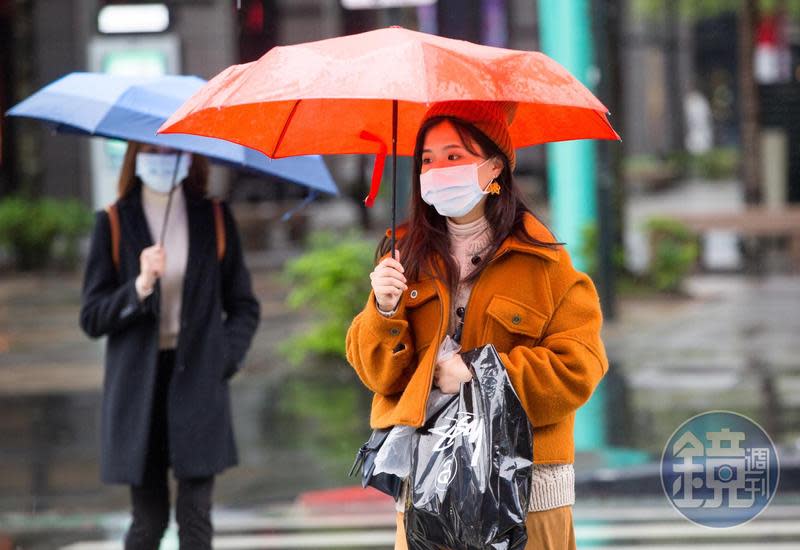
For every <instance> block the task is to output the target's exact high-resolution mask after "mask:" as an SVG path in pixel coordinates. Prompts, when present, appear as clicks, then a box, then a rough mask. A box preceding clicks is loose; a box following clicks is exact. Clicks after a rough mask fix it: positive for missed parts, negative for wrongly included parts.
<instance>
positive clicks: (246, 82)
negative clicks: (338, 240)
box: [159, 27, 619, 249]
mask: <svg viewBox="0 0 800 550" xmlns="http://www.w3.org/2000/svg"><path fill="white" fill-rule="evenodd" d="M459 100H483V101H503V102H514V103H516V104H517V109H516V116H515V118H514V120H513V122H512V124H511V126H510V128H509V131H510V134H511V138H512V141H513V143H514V146H515V147H525V146H528V145H536V144H539V143H545V142H552V141H564V140H571V139H589V138H595V139H619V136H618V135H617V133H616V132H615V131H614V129H613V128H612V127H611V125H610V124H609V123H608V120H607V119H606V112H607V109H606V108H605V107H604V106H603V104H602V103H600V101H598V99H597V98H595V97H594V95H592V93H591V92H590V91H589V90H588V89H587V88H586V87H585V86H583V85H582V84H581V83H580V82H579V81H578V80H577V79H575V77H573V76H572V75H571V74H569V72H568V71H567V70H566V69H564V68H563V67H562V66H561V65H559V64H558V63H556V62H555V61H553V60H552V59H550V58H549V57H547V56H546V55H544V54H542V53H538V52H525V51H518V50H508V49H503V48H494V47H490V46H481V45H478V44H473V43H471V42H466V41H463V40H452V39H449V38H442V37H439V36H434V35H429V34H425V33H421V32H415V31H410V30H407V29H403V28H401V27H391V28H387V29H379V30H376V31H370V32H366V33H362V34H355V35H350V36H343V37H338V38H331V39H328V40H320V41H317V42H309V43H305V44H297V45H294V46H285V47H278V48H273V49H272V50H270V51H269V52H267V53H266V54H264V56H263V57H261V59H259V60H258V61H254V62H252V63H247V64H244V65H234V66H232V67H229V68H228V69H226V70H225V71H223V72H222V73H220V74H219V75H217V76H216V77H215V78H214V79H212V80H211V81H210V82H209V83H208V84H207V85H206V86H204V87H203V88H202V89H201V90H199V91H198V92H197V93H195V95H194V96H192V97H191V98H190V99H189V100H188V101H187V102H186V103H184V104H183V106H181V107H180V109H178V110H177V111H176V112H175V113H174V114H173V115H172V116H171V117H170V118H169V120H167V122H166V123H164V125H163V126H162V127H161V128H160V129H159V132H163V133H168V134H173V133H186V134H194V135H199V136H213V137H217V138H222V139H225V140H228V141H232V142H234V143H239V144H241V145H246V146H248V147H252V148H254V149H258V150H259V151H262V152H263V153H265V154H267V155H269V156H270V157H272V158H280V157H288V156H292V155H302V154H310V153H315V154H339V153H376V154H377V155H378V157H377V158H378V161H377V162H376V167H375V170H374V171H373V177H372V188H371V190H370V194H369V197H367V199H366V203H367V205H368V206H369V205H371V203H372V201H373V200H374V198H375V195H376V194H377V190H378V187H379V185H380V173H381V171H382V167H383V162H382V161H383V157H384V156H385V154H386V152H387V148H388V147H387V144H389V143H391V147H392V156H393V167H392V183H393V184H394V183H395V180H396V177H397V166H396V160H397V155H398V154H400V155H411V154H413V152H414V141H415V139H416V134H417V130H418V128H419V126H420V123H421V121H422V119H423V117H424V115H425V112H426V111H427V110H428V107H429V106H430V105H431V104H432V103H436V102H441V101H459ZM396 201H397V198H396V187H395V186H394V185H393V187H392V233H391V235H392V240H391V246H392V249H394V244H395V243H394V236H395V225H396V210H397V209H396Z"/></svg>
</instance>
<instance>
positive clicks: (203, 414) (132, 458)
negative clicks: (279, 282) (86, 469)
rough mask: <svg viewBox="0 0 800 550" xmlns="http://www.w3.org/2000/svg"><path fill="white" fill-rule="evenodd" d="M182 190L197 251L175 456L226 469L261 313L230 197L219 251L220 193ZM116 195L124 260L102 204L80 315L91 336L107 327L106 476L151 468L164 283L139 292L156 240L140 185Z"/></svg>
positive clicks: (184, 314)
mask: <svg viewBox="0 0 800 550" xmlns="http://www.w3.org/2000/svg"><path fill="white" fill-rule="evenodd" d="M183 192H184V194H185V196H186V210H187V219H188V224H189V228H188V231H189V254H188V260H187V264H186V275H185V279H184V285H183V298H182V311H181V329H180V334H179V337H178V344H177V349H176V359H175V370H174V374H173V377H172V381H171V384H170V388H169V398H168V399H169V401H168V439H169V456H170V463H171V466H172V468H173V473H174V475H175V477H177V478H179V479H184V478H192V477H205V476H209V475H213V474H217V473H219V472H221V471H222V470H224V469H225V468H228V467H230V466H234V465H235V464H236V463H237V453H236V444H235V442H234V435H233V426H232V424H231V406H230V395H229V391H228V380H229V378H230V377H231V376H232V375H233V374H234V373H235V372H236V371H237V370H238V368H239V367H240V365H241V364H242V361H243V359H244V356H245V353H246V352H247V349H248V347H249V346H250V342H251V340H252V338H253V334H254V333H255V330H256V327H257V326H258V322H259V318H260V311H259V304H258V301H257V300H256V298H255V297H254V296H253V292H252V290H251V284H250V274H249V272H248V271H247V268H246V267H245V265H244V261H243V257H242V249H241V245H240V241H239V236H238V232H237V230H236V224H235V222H234V220H233V217H232V216H231V213H230V210H229V209H228V207H227V205H224V204H223V214H224V220H225V237H226V251H225V256H224V258H223V259H222V260H221V261H219V260H218V258H217V244H216V231H215V229H214V214H213V206H212V203H211V201H209V200H207V199H204V198H200V197H198V196H194V195H193V194H192V193H191V192H188V191H185V190H184V191H183ZM117 204H118V209H117V210H118V212H119V219H120V268H119V271H118V270H117V268H116V267H115V265H114V262H113V259H112V245H111V234H110V226H109V220H108V214H107V213H106V212H104V211H101V212H98V213H97V215H96V220H95V226H94V232H93V234H92V240H91V248H90V251H89V258H88V262H87V265H86V274H85V277H84V285H83V296H82V306H81V314H80V323H81V328H83V330H84V331H85V332H86V333H87V334H88V335H89V336H91V337H93V338H97V337H100V336H106V337H107V341H106V355H105V377H104V382H103V405H102V419H101V424H102V427H101V432H102V433H101V450H102V456H101V470H102V479H103V481H105V482H108V483H125V484H132V485H138V484H140V483H141V481H142V477H143V474H144V467H145V458H146V454H147V443H148V435H149V432H150V419H151V411H152V410H153V394H154V386H155V380H156V369H157V367H158V353H159V350H158V342H159V336H158V325H159V323H158V317H159V311H158V310H159V289H158V285H156V290H155V292H153V293H152V294H151V295H150V296H149V297H147V298H146V299H145V300H143V301H142V302H140V301H139V298H138V296H137V294H136V288H135V286H134V281H135V280H136V277H137V275H138V274H139V255H140V254H141V252H142V250H143V249H144V248H146V247H148V246H152V244H153V238H152V236H151V235H150V230H149V228H148V226H147V221H146V219H145V215H144V210H143V208H142V200H141V187H140V186H137V187H135V188H134V190H133V191H131V192H130V193H129V194H128V195H127V196H125V197H123V198H122V199H120V200H119V201H118V203H117ZM167 253H168V254H169V251H167Z"/></svg>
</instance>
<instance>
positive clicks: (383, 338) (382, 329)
mask: <svg viewBox="0 0 800 550" xmlns="http://www.w3.org/2000/svg"><path fill="white" fill-rule="evenodd" d="M365 314H366V319H365V320H366V322H367V323H366V324H367V326H368V327H369V329H370V332H372V334H373V336H374V337H375V338H376V339H377V340H378V341H379V342H382V343H384V344H385V345H386V347H388V348H389V349H391V350H392V351H393V352H400V351H402V350H403V349H405V347H406V345H405V341H406V340H407V339H408V337H409V335H408V320H407V319H406V300H405V294H403V296H402V298H400V302H399V303H398V304H397V307H396V308H395V310H394V313H393V314H391V315H387V314H386V313H384V312H382V311H381V310H380V309H378V305H377V303H376V302H375V294H374V293H370V295H369V300H368V302H367V307H366V310H365Z"/></svg>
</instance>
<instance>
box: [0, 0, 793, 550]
mask: <svg viewBox="0 0 800 550" xmlns="http://www.w3.org/2000/svg"><path fill="white" fill-rule="evenodd" d="M565 4H569V5H571V6H572V7H573V8H574V10H573V13H577V14H578V19H577V20H569V19H560V18H559V17H557V11H558V10H557V7H556V6H557V5H561V6H563V5H565ZM152 5H161V6H163V7H164V9H163V10H160V11H158V14H161V15H158V17H156V16H154V15H153V13H154V12H146V11H145V12H141V13H142V14H143V15H140V16H137V15H131V14H132V13H133V14H135V13H136V12H126V15H125V16H124V17H120V16H118V15H115V11H114V8H119V7H123V6H124V7H130V6H138V7H139V8H143V9H151V8H149V7H148V6H152ZM387 6H388V7H387ZM389 25H401V26H404V27H406V28H411V29H416V30H421V31H424V32H429V33H436V34H440V35H442V36H447V37H452V38H463V39H466V40H470V41H473V42H479V43H483V44H487V45H494V46H501V47H508V48H515V49H524V50H542V51H544V52H545V53H548V55H551V56H553V57H554V58H555V59H556V60H559V52H560V51H561V50H560V49H559V48H563V47H564V44H573V43H574V44H575V47H576V48H581V49H582V50H581V51H582V52H584V54H585V55H586V57H585V59H586V60H587V62H586V63H584V65H582V66H580V67H578V69H576V68H574V67H569V65H568V63H567V62H565V64H567V65H568V68H569V69H570V70H571V72H573V74H575V75H576V76H577V77H578V78H579V79H580V80H581V81H583V82H584V84H586V85H587V86H588V87H589V88H590V89H592V90H593V92H594V93H595V94H596V95H597V96H598V97H599V98H600V99H601V101H603V102H604V104H605V105H606V106H607V107H608V108H609V110H610V112H611V115H610V120H611V122H612V124H613V125H614V127H615V128H616V129H617V131H618V132H619V133H620V135H621V136H622V138H623V141H622V142H619V143H617V142H609V143H606V142H603V143H600V142H597V143H588V142H586V145H585V146H582V147H581V148H574V149H567V150H564V149H559V148H558V146H553V145H548V146H546V147H545V146H542V147H533V148H528V149H523V150H520V151H519V152H518V167H517V178H518V181H519V182H520V183H521V185H522V187H523V188H524V189H525V190H526V192H527V194H528V196H529V198H530V203H531V205H532V206H533V208H534V210H535V211H536V212H537V214H539V215H540V216H541V217H542V218H543V219H545V220H548V221H550V222H551V223H552V225H553V227H554V229H555V232H556V236H559V235H563V234H567V235H569V236H570V238H566V237H565V238H564V240H566V241H567V247H568V249H569V251H570V254H571V255H572V256H573V258H575V259H576V263H577V265H578V266H579V267H580V268H581V269H583V270H585V271H586V272H588V273H589V274H590V275H591V276H592V277H593V279H594V280H595V283H596V284H597V286H598V289H599V291H600V293H601V298H602V301H603V308H604V312H605V316H606V322H605V327H604V340H605V343H606V347H607V349H608V353H609V358H610V360H611V369H610V371H609V373H608V375H607V376H606V378H605V379H604V381H603V382H602V384H601V386H600V388H599V389H598V391H597V392H596V393H595V395H594V396H593V398H592V400H591V401H590V402H589V403H588V404H587V405H586V406H585V407H584V408H583V409H582V410H581V411H579V415H578V418H577V421H576V445H577V450H578V456H577V459H576V473H577V476H578V481H577V504H576V507H575V515H576V532H577V537H578V547H579V548H584V547H586V548H589V547H591V548H617V549H619V548H653V549H661V550H667V549H678V548H680V549H682V550H687V549H692V548H725V549H728V548H730V549H734V550H735V549H739V550H744V549H756V548H758V549H760V548H771V549H774V550H781V549H789V548H792V549H794V548H798V547H800V522H799V521H798V520H799V519H800V338H798V335H800V1H796V0H785V1H782V0H771V1H767V0H697V1H688V0H563V2H562V0H538V1H536V0H438V1H437V0H416V1H414V0H393V1H388V0H387V1H384V2H379V1H377V0H347V1H346V0H238V1H237V0H172V1H167V2H161V3H158V2H153V1H149V2H147V3H144V2H135V1H127V2H123V1H110V0H109V1H103V0H58V1H55V0H0V111H2V112H5V111H6V110H8V109H9V108H10V107H11V106H12V105H14V104H16V103H17V102H19V101H21V100H22V99H24V98H25V97H27V96H29V95H30V94H31V93H33V92H34V91H36V90H37V89H39V88H41V87H42V86H44V85H45V84H47V83H49V82H51V81H53V80H55V79H56V78H58V77H60V76H63V75H64V74H67V73H69V72H72V71H79V70H86V71H100V72H109V73H115V74H125V75H134V76H135V75H141V76H154V75H159V74H173V73H174V74H191V75H198V76H201V77H203V78H211V77H213V76H214V75H215V74H217V73H218V72H219V71H221V70H222V69H224V68H225V67H227V66H229V65H231V64H235V63H244V62H248V61H252V60H255V59H257V58H258V57H260V56H261V55H262V54H263V53H265V52H266V51H267V50H269V49H270V48H272V47H274V46H278V45H287V44H294V43H298V42H306V41H310V40H315V39H324V38H329V37H334V36H340V35H343V34H351V33H356V32H363V31H367V30H371V29H375V28H380V27H386V26H389ZM576 25H577V26H578V27H579V28H580V29H581V30H580V32H579V33H576V32H574V31H575V29H576ZM578 34H579V35H578ZM123 152H124V145H122V144H120V143H118V142H113V141H107V140H101V139H76V138H70V137H66V136H56V135H51V134H50V133H49V132H48V131H47V129H46V128H45V127H44V126H42V125H40V124H37V123H35V122H32V121H27V120H22V119H10V118H5V117H0V550H6V549H12V548H24V549H49V548H62V547H67V548H72V549H73V550H80V549H83V550H93V549H97V550H100V549H105V548H109V549H111V548H121V545H120V543H119V540H120V537H121V535H122V533H123V532H124V530H125V528H126V525H127V523H126V522H127V505H128V493H127V490H126V488H124V487H111V486H104V485H102V484H101V483H100V482H99V467H98V455H99V451H98V444H99V432H98V426H99V407H100V401H101V391H100V390H101V386H102V376H103V372H102V356H103V342H102V341H90V340H88V339H87V338H86V337H85V336H84V334H83V333H82V332H81V331H80V328H79V327H78V310H79V305H80V286H81V279H82V272H83V261H84V259H85V254H86V250H87V245H88V242H87V238H88V232H89V230H90V228H91V220H92V216H91V212H92V211H93V210H95V209H99V208H102V207H104V206H105V205H107V204H108V203H110V202H112V201H113V200H114V196H115V189H116V176H117V172H118V169H119V164H120V162H121V155H122V153H123ZM565 155H566V156H565ZM569 155H575V157H574V159H573V157H570V156H569ZM564 159H566V163H569V162H571V161H574V162H575V163H576V164H579V165H580V166H581V167H582V170H577V171H567V172H569V173H568V174H566V176H569V177H566V176H565V173H564V172H565V168H564V165H565V160H564ZM571 159H572V160H571ZM325 160H326V163H327V164H328V167H329V168H330V169H331V172H332V173H333V174H334V177H335V179H336V182H337V184H338V186H339V188H340V190H341V191H342V195H341V196H340V197H337V198H329V197H325V198H319V199H317V200H316V201H315V202H313V203H311V204H310V205H309V206H308V207H306V208H304V209H302V210H300V211H299V212H297V213H296V214H295V215H294V216H293V217H292V218H291V220H289V221H288V222H282V221H281V216H282V215H283V213H284V212H286V211H288V210H290V209H292V208H293V207H295V206H297V205H298V204H299V203H300V202H301V201H302V200H303V199H304V198H305V196H304V192H303V191H301V190H300V189H299V188H298V187H291V186H289V185H285V184H282V183H279V182H275V181H272V182H271V181H265V179H263V178H255V177H253V176H252V175H248V174H245V173H237V172H236V171H234V170H231V169H227V168H220V167H214V168H213V169H212V177H211V182H212V190H213V192H214V194H215V195H217V196H219V197H222V198H224V199H226V200H228V201H230V203H231V205H232V207H233V210H234V213H235V215H236V218H237V222H238V223H239V228H240V232H241V234H242V237H243V240H244V244H245V248H246V257H247V258H246V259H247V263H248V266H249V267H250V269H251V271H252V274H253V278H254V286H255V291H256V293H257V295H258V297H259V299H260V300H261V303H262V322H261V326H260V328H259V332H258V334H257V336H256V339H255V341H254V344H253V348H252V349H251V351H250V353H249V356H248V360H247V367H246V369H245V370H244V371H243V372H242V373H240V374H239V375H238V376H237V378H236V379H235V380H234V382H233V384H232V397H233V403H234V426H235V429H236V433H237V442H238V445H239V451H240V466H238V467H237V468H234V469H232V470H230V471H228V472H226V473H225V474H224V475H222V476H220V477H219V478H218V481H217V484H216V493H215V503H216V508H215V514H216V520H217V521H216V529H217V533H216V542H215V547H219V548H241V549H248V548H391V547H392V544H393V540H394V534H393V532H394V530H393V526H394V512H393V505H392V503H391V502H389V501H387V500H385V499H383V498H381V496H380V495H379V494H377V493H371V492H366V491H363V490H361V489H360V488H357V487H356V486H357V483H358V482H357V480H356V479H355V478H348V477H347V471H348V470H349V467H350V464H351V463H352V460H353V458H354V455H355V451H356V450H357V449H358V447H359V446H360V445H361V443H362V442H363V441H364V439H365V438H366V437H367V435H368V434H369V427H368V411H369V404H370V396H369V395H368V393H367V392H366V390H365V389H363V387H362V386H361V385H360V383H359V382H358V380H357V378H356V376H355V374H354V373H353V372H352V369H350V368H349V367H348V366H347V364H346V362H345V360H344V357H343V349H344V340H343V339H344V334H345V331H346V328H347V326H348V324H349V321H350V319H351V318H352V316H353V315H354V313H355V312H357V311H358V310H360V309H361V307H362V306H363V300H364V299H365V297H366V296H367V292H368V285H369V280H368V277H367V274H368V272H369V271H370V270H371V269H372V254H373V252H374V247H375V245H376V244H377V242H378V240H379V239H380V237H381V236H382V235H383V232H384V231H385V228H386V227H387V224H388V200H385V199H386V197H382V198H383V200H382V199H381V198H379V199H378V201H377V204H376V206H375V208H373V209H370V210H367V209H365V208H364V207H363V203H362V201H363V198H364V197H365V196H366V195H367V193H368V189H369V175H370V173H371V170H372V162H373V159H372V158H371V157H366V156H341V157H329V158H326V159H325ZM556 161H558V162H556ZM410 169H411V168H410V162H409V159H400V162H399V178H398V181H399V182H400V184H401V185H400V192H399V203H400V206H401V210H403V209H404V208H405V204H406V202H407V198H406V197H407V194H408V181H409V180H410V177H409V172H410ZM565 189H568V190H569V189H577V190H579V191H580V192H577V191H576V192H575V193H572V192H571V191H570V192H565ZM571 193H572V196H578V197H586V196H588V197H590V199H583V200H584V202H583V203H581V207H582V209H583V216H582V217H581V223H580V225H579V226H576V225H575V223H572V224H571V225H570V222H569V221H565V220H563V219H560V218H559V214H558V212H559V211H560V210H559V208H560V207H561V205H560V201H563V200H565V198H564V197H565V196H569V195H570V194H571ZM331 282H333V283H334V288H335V291H333V296H334V298H335V299H334V300H331V301H330V302H331V303H333V305H330V304H328V303H327V302H328V301H325V303H321V302H320V301H318V300H315V299H314V296H317V295H318V293H319V292H321V291H326V292H330V291H329V290H327V289H330V285H331ZM334 302H335V303H334ZM717 409H721V410H730V411H734V412H737V413H740V414H744V415H746V416H748V417H750V418H752V419H753V420H755V421H756V422H758V423H759V424H760V425H761V426H762V427H763V428H764V429H765V430H766V431H767V432H768V433H769V435H770V437H771V438H772V440H773V442H774V443H775V445H776V447H777V449H778V454H779V456H780V458H781V479H780V485H779V488H778V492H777V495H776V497H775V499H774V500H773V503H772V505H771V506H770V507H769V508H768V509H767V510H766V511H765V512H764V513H763V514H762V515H761V516H759V518H757V519H756V520H754V521H753V522H751V523H749V524H746V525H743V526H740V527H736V528H732V529H727V530H714V529H705V528H702V527H698V526H695V525H692V524H691V523H689V522H688V521H686V520H684V519H683V518H682V517H681V516H680V515H679V514H678V513H677V512H676V511H675V510H673V509H672V507H671V506H670V504H669V501H668V500H667V499H666V498H665V496H664V494H663V490H662V487H661V481H660V478H659V464H658V463H659V460H660V457H661V453H662V451H663V449H664V445H665V444H666V442H667V440H668V439H669V438H670V436H671V434H672V433H673V432H674V431H675V430H676V429H677V428H678V427H679V426H680V424H681V423H682V422H684V421H685V420H687V419H689V418H690V417H692V416H694V415H696V414H698V413H701V412H704V411H710V410H717ZM162 548H177V542H176V538H175V535H174V532H171V533H170V537H169V539H168V540H167V541H165V543H164V545H163V546H162Z"/></svg>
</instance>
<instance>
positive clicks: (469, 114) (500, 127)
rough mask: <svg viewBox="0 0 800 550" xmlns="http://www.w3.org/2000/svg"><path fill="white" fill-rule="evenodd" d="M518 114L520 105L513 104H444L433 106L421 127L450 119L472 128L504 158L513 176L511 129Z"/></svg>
mask: <svg viewBox="0 0 800 550" xmlns="http://www.w3.org/2000/svg"><path fill="white" fill-rule="evenodd" d="M516 111H517V104H516V103H515V102H513V101H442V102H440V103H434V104H433V105H431V107H430V108H429V109H428V112H427V113H425V117H424V118H423V120H422V123H423V124H424V123H425V122H426V121H428V120H429V119H431V118H434V117H440V116H447V117H453V118H457V119H459V120H463V121H464V122H468V123H470V124H472V125H473V126H475V127H476V128H477V129H478V130H480V131H481V132H483V133H484V134H485V135H486V137H488V138H489V139H491V140H492V141H493V142H494V143H495V145H497V148H498V149H500V150H501V151H502V152H503V153H504V154H505V156H506V157H507V158H508V164H509V167H510V168H511V171H512V172H513V171H514V167H515V166H516V165H517V155H516V153H515V152H514V144H513V143H512V142H511V135H510V134H509V133H508V126H509V125H510V124H511V123H512V122H513V120H514V114H515V113H516Z"/></svg>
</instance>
